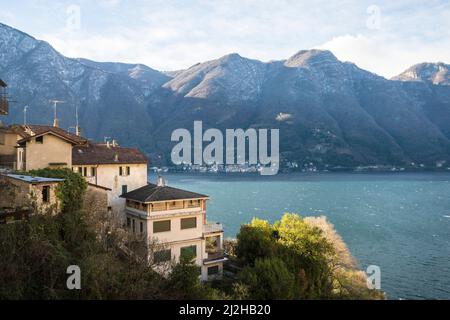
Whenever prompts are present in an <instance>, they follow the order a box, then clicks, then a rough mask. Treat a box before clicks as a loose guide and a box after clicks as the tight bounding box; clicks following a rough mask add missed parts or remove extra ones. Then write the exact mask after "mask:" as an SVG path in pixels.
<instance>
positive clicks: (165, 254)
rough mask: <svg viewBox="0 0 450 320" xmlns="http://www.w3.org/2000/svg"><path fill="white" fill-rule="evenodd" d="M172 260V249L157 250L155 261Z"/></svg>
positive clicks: (154, 255) (154, 256)
mask: <svg viewBox="0 0 450 320" xmlns="http://www.w3.org/2000/svg"><path fill="white" fill-rule="evenodd" d="M170 260H172V252H171V251H170V249H167V250H161V251H156V252H155V253H154V254H153V262H154V263H161V262H167V261H170Z"/></svg>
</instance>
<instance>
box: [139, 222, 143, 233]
mask: <svg viewBox="0 0 450 320" xmlns="http://www.w3.org/2000/svg"><path fill="white" fill-rule="evenodd" d="M139 231H140V232H141V233H144V223H143V222H142V221H141V222H140V223H139Z"/></svg>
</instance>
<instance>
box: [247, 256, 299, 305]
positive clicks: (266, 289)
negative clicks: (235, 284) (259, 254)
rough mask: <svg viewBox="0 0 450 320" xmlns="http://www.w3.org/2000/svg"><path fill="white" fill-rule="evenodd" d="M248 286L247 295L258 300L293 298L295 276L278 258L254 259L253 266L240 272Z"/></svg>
mask: <svg viewBox="0 0 450 320" xmlns="http://www.w3.org/2000/svg"><path fill="white" fill-rule="evenodd" d="M240 279H241V281H242V283H244V284H245V285H247V286H248V290H249V297H250V298H251V299H258V300H287V299H292V298H294V283H295V276H294V275H293V274H292V273H291V272H290V271H289V270H288V268H287V267H286V265H285V263H284V262H283V261H282V260H281V259H278V258H265V259H256V261H255V264H254V266H248V267H246V268H245V269H244V270H243V271H242V272H241V274H240Z"/></svg>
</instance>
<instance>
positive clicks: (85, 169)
mask: <svg viewBox="0 0 450 320" xmlns="http://www.w3.org/2000/svg"><path fill="white" fill-rule="evenodd" d="M83 169H84V172H83V175H84V176H85V177H87V167H84V168H83Z"/></svg>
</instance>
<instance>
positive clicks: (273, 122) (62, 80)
mask: <svg viewBox="0 0 450 320" xmlns="http://www.w3.org/2000/svg"><path fill="white" fill-rule="evenodd" d="M386 59H388V57H386ZM449 70H450V65H448V64H444V63H421V64H418V65H415V66H412V67H411V68H409V69H408V70H406V71H405V72H403V73H402V74H400V75H398V76H396V77H394V78H392V79H385V78H383V77H381V76H378V75H376V74H373V73H371V72H368V71H366V70H363V69H361V68H359V67H357V66H356V65H355V64H353V63H350V62H342V61H339V60H338V59H337V58H336V57H335V56H334V55H333V53H331V52H330V51H323V50H302V51H299V52H298V53H296V54H295V55H293V56H292V57H290V58H288V59H286V60H280V61H270V62H261V61H258V60H253V59H248V58H244V57H241V56H240V55H239V54H236V53H233V54H229V55H226V56H224V57H221V58H219V59H216V60H212V61H207V62H203V63H198V64H196V65H194V66H192V67H190V68H188V69H186V70H179V71H176V72H160V71H157V70H154V69H152V68H150V67H147V66H145V65H142V64H125V63H114V62H95V61H91V60H87V59H81V58H79V59H73V58H68V57H65V56H63V55H62V54H60V53H59V52H57V51H56V50H55V49H54V48H53V47H52V46H51V45H50V44H48V43H47V42H45V41H40V40H37V39H35V38H33V37H32V36H30V35H28V34H25V33H23V32H21V31H19V30H16V29H14V28H11V27H9V26H6V25H3V24H0V78H1V79H3V80H4V81H5V82H6V83H8V90H9V93H10V95H11V96H12V98H13V100H15V101H17V102H16V103H13V104H11V106H10V114H9V115H8V116H7V117H6V118H4V119H3V121H4V122H6V123H23V121H24V113H23V108H24V106H25V105H28V106H29V108H28V111H27V121H28V122H29V123H37V124H51V123H52V121H53V108H52V106H51V103H50V102H49V101H50V100H52V99H58V100H63V101H65V103H64V104H61V105H59V106H58V110H57V111H58V118H59V119H60V126H61V127H63V128H66V129H69V130H73V127H74V126H75V121H76V120H75V119H76V116H75V115H76V114H77V113H78V117H79V123H80V125H81V128H82V132H83V135H84V136H87V137H89V138H91V139H93V140H97V141H103V140H104V139H105V138H114V139H117V140H118V141H119V143H120V144H122V145H129V146H137V147H139V148H141V149H143V150H144V151H145V152H146V153H147V154H148V155H149V156H150V159H151V162H152V163H153V164H156V165H161V164H166V165H169V164H170V150H171V147H172V146H173V144H174V143H172V142H171V141H170V136H171V133H172V131H173V130H174V129H177V128H186V129H189V130H192V128H193V122H194V120H202V121H203V127H204V129H206V128H208V127H214V128H219V129H226V128H243V129H246V128H279V129H280V153H281V156H282V161H283V163H284V162H286V161H296V162H298V163H299V164H300V165H301V166H303V165H304V164H311V163H312V164H314V165H316V166H318V167H329V168H332V167H355V166H360V165H363V166H367V165H401V166H409V165H411V164H412V163H415V164H424V165H425V166H430V167H436V165H438V166H444V167H445V166H450V125H449V123H450V71H449Z"/></svg>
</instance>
